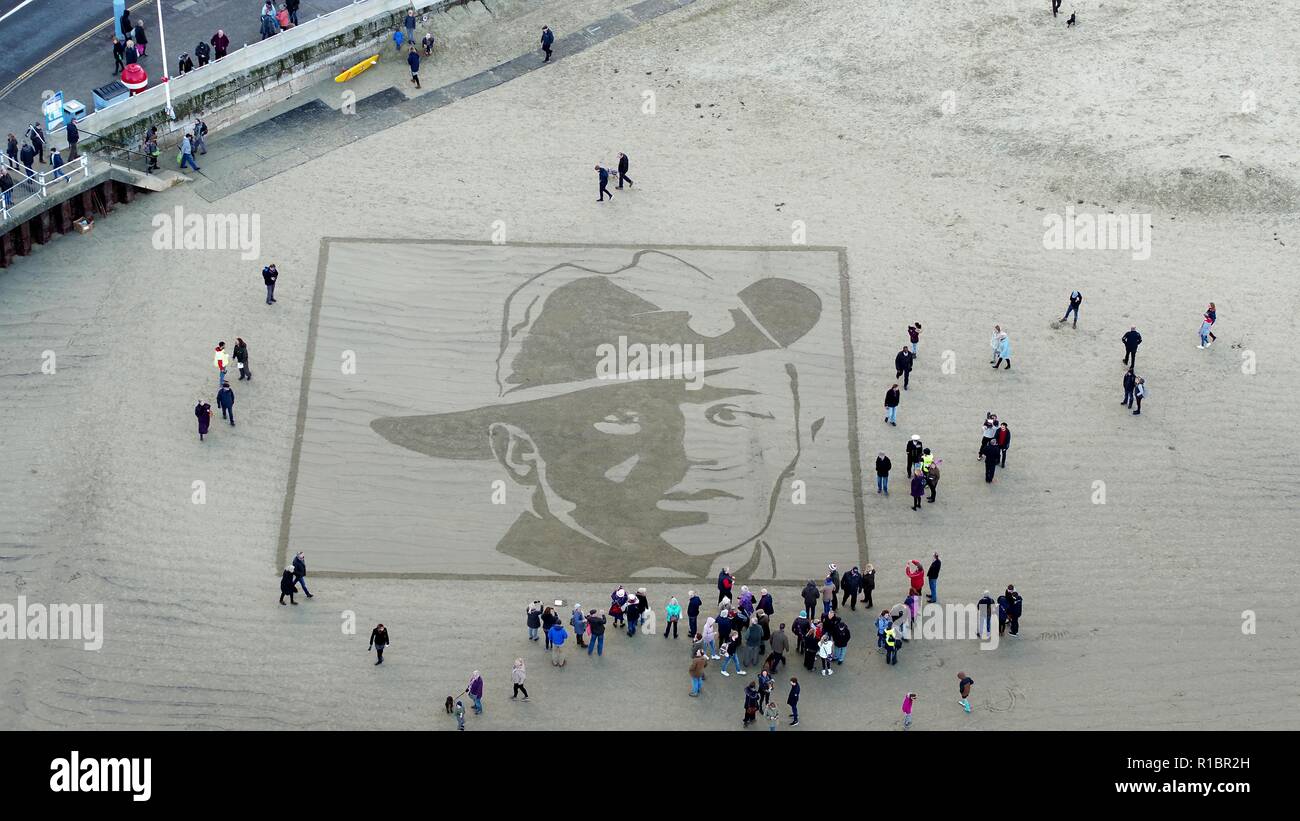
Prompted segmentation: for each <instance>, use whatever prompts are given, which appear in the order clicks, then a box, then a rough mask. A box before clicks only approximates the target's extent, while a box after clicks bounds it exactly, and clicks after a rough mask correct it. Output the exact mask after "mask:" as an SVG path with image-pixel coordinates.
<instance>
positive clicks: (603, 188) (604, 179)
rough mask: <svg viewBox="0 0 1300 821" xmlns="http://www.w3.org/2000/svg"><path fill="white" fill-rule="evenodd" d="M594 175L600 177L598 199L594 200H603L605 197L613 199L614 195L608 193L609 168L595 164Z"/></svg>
mask: <svg viewBox="0 0 1300 821" xmlns="http://www.w3.org/2000/svg"><path fill="white" fill-rule="evenodd" d="M596 176H597V177H599V178H600V192H599V199H597V200H596V202H604V201H605V197H609V198H610V199H611V200H613V199H614V195H613V194H611V193H609V169H608V168H606V167H605V166H603V165H598V166H596Z"/></svg>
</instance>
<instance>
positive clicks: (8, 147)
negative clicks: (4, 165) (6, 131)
mask: <svg viewBox="0 0 1300 821" xmlns="http://www.w3.org/2000/svg"><path fill="white" fill-rule="evenodd" d="M5 154H7V155H9V159H11V160H13V161H14V162H18V138H17V137H15V136H14V135H13V134H10V135H9V139H8V142H7V143H6V144H5Z"/></svg>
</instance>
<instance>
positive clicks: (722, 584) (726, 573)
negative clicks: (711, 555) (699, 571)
mask: <svg viewBox="0 0 1300 821" xmlns="http://www.w3.org/2000/svg"><path fill="white" fill-rule="evenodd" d="M735 581H736V580H735V578H733V577H732V575H731V568H729V567H724V568H722V571H721V572H720V573H718V601H722V600H723V599H729V598H731V588H732V586H733V585H734V584H735Z"/></svg>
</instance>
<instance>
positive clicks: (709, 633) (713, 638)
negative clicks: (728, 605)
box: [700, 616, 722, 659]
mask: <svg viewBox="0 0 1300 821" xmlns="http://www.w3.org/2000/svg"><path fill="white" fill-rule="evenodd" d="M700 639H701V640H702V641H703V643H704V647H703V650H704V654H705V655H706V656H708V657H709V658H712V659H720V658H722V656H721V655H719V654H718V620H717V619H715V618H714V617H713V616H709V617H708V618H707V619H705V620H704V630H703V631H702V632H701V633H700Z"/></svg>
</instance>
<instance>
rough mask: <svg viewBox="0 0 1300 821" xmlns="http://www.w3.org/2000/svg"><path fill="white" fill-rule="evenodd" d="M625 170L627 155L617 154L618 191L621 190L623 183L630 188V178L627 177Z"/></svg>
mask: <svg viewBox="0 0 1300 821" xmlns="http://www.w3.org/2000/svg"><path fill="white" fill-rule="evenodd" d="M627 168H628V161H627V155H626V154H624V153H623V152H622V151H620V152H618V189H619V190H620V191H621V190H622V189H623V183H625V182H626V183H627V187H628V188H631V187H632V178H631V177H629V176H628V175H627Z"/></svg>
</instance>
